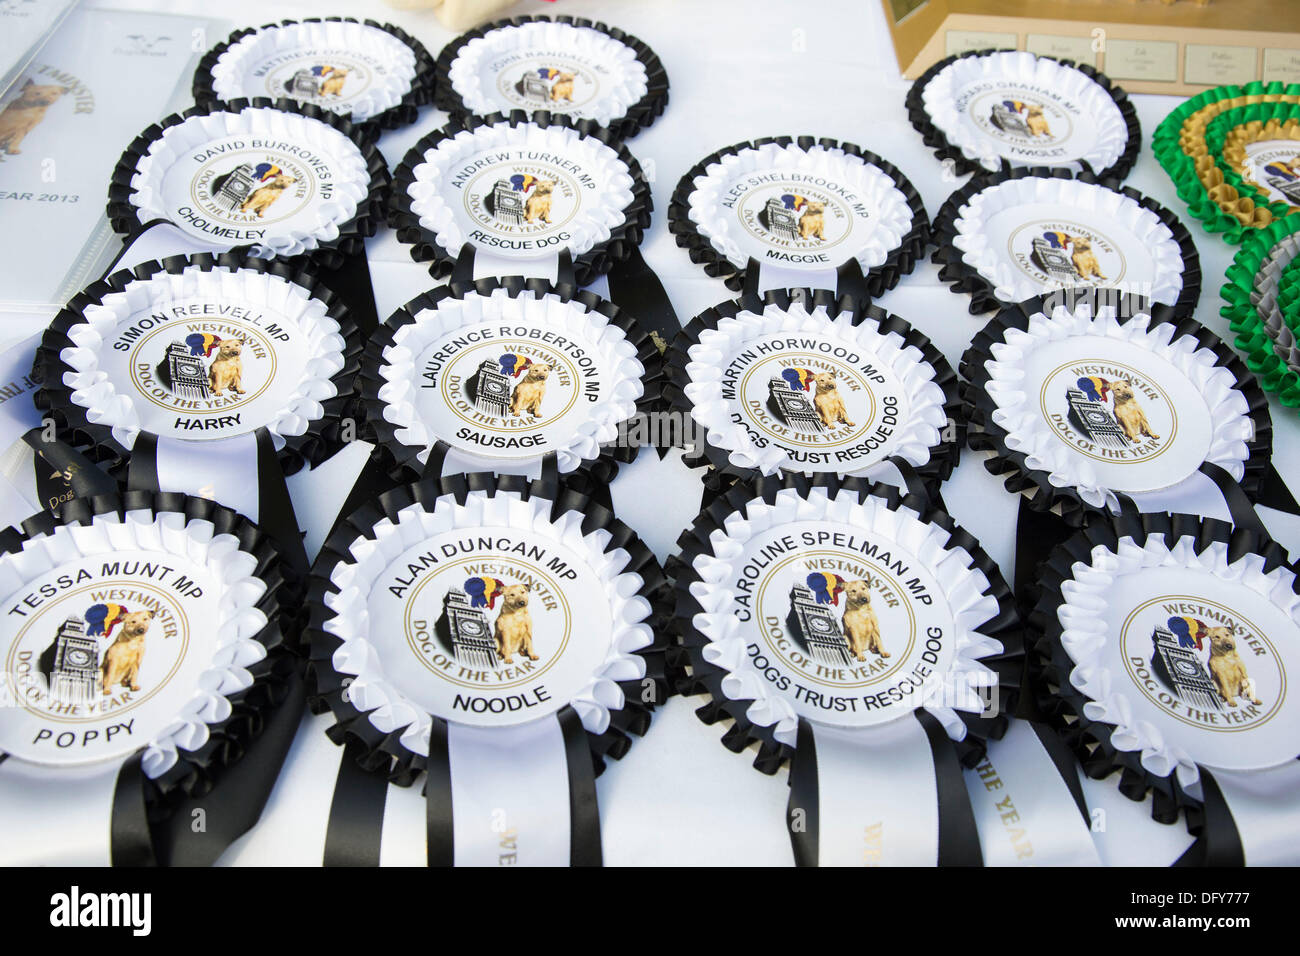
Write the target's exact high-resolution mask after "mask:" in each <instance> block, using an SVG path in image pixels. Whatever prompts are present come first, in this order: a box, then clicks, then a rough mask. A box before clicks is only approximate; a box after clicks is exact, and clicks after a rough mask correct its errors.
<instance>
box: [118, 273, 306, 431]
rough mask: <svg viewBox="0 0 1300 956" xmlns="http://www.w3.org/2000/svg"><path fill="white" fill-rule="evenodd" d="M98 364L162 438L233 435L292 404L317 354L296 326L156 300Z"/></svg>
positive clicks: (258, 313) (195, 301) (247, 312)
mask: <svg viewBox="0 0 1300 956" xmlns="http://www.w3.org/2000/svg"><path fill="white" fill-rule="evenodd" d="M105 345H106V346H107V347H106V348H105V350H104V352H103V354H102V355H101V356H100V359H99V360H100V365H101V367H102V368H103V370H104V371H105V372H106V373H107V374H108V376H109V378H110V380H111V381H114V382H116V383H126V385H125V387H124V386H123V385H122V384H119V385H118V389H119V391H120V392H122V393H123V394H124V395H127V396H128V397H129V398H130V399H131V400H132V403H133V406H134V407H135V408H137V409H138V412H139V418H140V427H141V428H143V429H144V430H146V431H149V432H152V433H153V434H156V435H160V436H171V437H178V438H205V437H206V438H213V437H221V438H224V437H228V436H231V435H239V434H244V433H246V432H250V431H253V430H255V429H257V428H258V427H259V426H261V425H264V424H266V423H267V422H268V421H269V420H270V419H271V418H272V417H273V416H275V415H276V414H277V413H279V412H281V411H282V410H283V409H284V408H285V407H286V406H287V405H288V404H289V397H290V396H291V395H292V394H293V393H294V390H295V389H296V387H297V386H298V384H299V382H300V380H301V377H302V375H303V373H304V369H305V364H306V362H307V359H308V358H309V357H310V351H311V349H312V345H311V343H310V342H309V341H308V336H307V335H305V334H304V332H303V330H302V329H301V328H300V326H299V324H298V323H297V322H296V321H293V320H290V319H288V318H287V317H285V316H283V315H279V314H276V313H275V312H273V311H270V310H263V309H261V308H258V307H246V306H240V305H235V304H233V303H231V302H229V301H216V300H213V299H209V298H206V297H202V298H200V297H195V298H186V299H179V300H172V301H169V302H159V303H157V304H155V305H154V306H153V308H151V309H150V310H149V311H147V312H139V313H136V314H134V315H132V316H130V317H129V318H128V320H127V321H125V322H123V323H121V324H120V325H118V327H117V328H116V329H115V330H114V334H113V335H112V336H111V337H109V338H107V340H106V342H105Z"/></svg>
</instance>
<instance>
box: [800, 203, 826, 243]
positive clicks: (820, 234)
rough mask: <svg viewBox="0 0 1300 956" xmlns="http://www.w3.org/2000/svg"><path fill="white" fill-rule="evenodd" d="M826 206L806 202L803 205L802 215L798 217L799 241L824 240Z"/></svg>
mask: <svg viewBox="0 0 1300 956" xmlns="http://www.w3.org/2000/svg"><path fill="white" fill-rule="evenodd" d="M825 213H826V204H825V203H824V202H814V201H813V200H811V199H810V200H808V202H807V203H805V204H804V209H803V215H802V216H800V217H799V238H800V239H825V238H826V236H825V233H824V229H825V225H826V216H825Z"/></svg>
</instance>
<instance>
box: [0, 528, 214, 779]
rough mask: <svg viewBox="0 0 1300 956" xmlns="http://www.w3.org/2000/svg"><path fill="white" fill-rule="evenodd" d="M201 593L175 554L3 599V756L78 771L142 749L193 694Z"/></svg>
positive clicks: (76, 571) (110, 561)
mask: <svg viewBox="0 0 1300 956" xmlns="http://www.w3.org/2000/svg"><path fill="white" fill-rule="evenodd" d="M184 563H185V562H180V564H184ZM209 585H210V582H209V581H208V575H207V573H206V572H204V571H202V570H200V569H199V568H198V567H197V566H193V567H182V566H179V565H178V562H177V560H176V558H175V556H165V560H160V555H158V554H146V553H142V552H138V553H130V552H128V553H122V554H115V555H113V556H112V557H111V558H110V557H106V558H103V559H100V560H97V561H86V562H84V563H81V564H77V565H69V566H64V567H60V568H56V569H55V570H53V571H50V572H48V573H46V574H45V575H43V576H42V577H40V578H38V579H36V580H34V581H32V582H30V583H29V584H28V585H27V586H25V587H24V588H23V589H22V591H21V592H19V593H16V594H13V595H10V597H9V600H8V601H7V602H6V604H5V607H6V612H7V613H6V614H5V619H4V624H3V627H2V630H0V640H3V647H4V669H5V675H4V691H5V695H6V697H7V702H8V705H9V706H8V707H7V708H5V709H4V710H3V711H0V748H3V749H4V750H5V751H6V752H8V753H11V754H13V755H15V756H18V757H21V758H23V759H28V760H31V761H33V762H36V763H47V764H48V763H60V764H80V763H89V762H93V761H99V760H106V759H109V758H111V757H117V756H121V755H123V754H126V753H129V752H131V751H133V750H135V749H137V748H139V747H141V746H143V745H145V744H146V743H148V742H149V741H150V740H151V739H152V738H153V737H154V735H156V734H157V733H158V732H159V731H161V730H162V729H163V728H164V727H165V726H166V724H167V723H168V722H169V721H170V720H171V719H172V718H173V717H175V716H176V714H177V713H178V712H179V711H180V709H181V707H182V706H183V704H184V702H185V701H186V700H187V699H188V698H189V697H190V695H191V694H192V693H193V691H194V689H195V687H196V686H197V678H198V675H199V672H200V671H201V670H202V668H203V666H204V665H203V664H202V662H201V660H200V658H201V657H202V656H203V655H202V654H201V653H200V651H201V649H202V645H203V644H204V643H206V642H204V641H203V639H202V638H201V636H200V635H201V634H202V633H203V632H204V631H205V630H207V629H210V628H211V627H212V622H213V620H214V618H215V617H216V616H219V614H220V611H219V609H218V608H217V607H214V606H213V604H214V601H213V599H212V598H211V597H209V595H210V594H211V593H212V591H213V589H212V588H211V587H210V586H209Z"/></svg>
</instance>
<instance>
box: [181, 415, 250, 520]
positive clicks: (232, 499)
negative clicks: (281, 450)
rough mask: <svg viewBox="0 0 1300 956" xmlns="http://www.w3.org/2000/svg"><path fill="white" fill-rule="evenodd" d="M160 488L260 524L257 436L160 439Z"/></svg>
mask: <svg viewBox="0 0 1300 956" xmlns="http://www.w3.org/2000/svg"><path fill="white" fill-rule="evenodd" d="M158 487H159V488H160V489H161V490H163V491H183V492H185V493H186V494H191V495H198V496H199V497H200V498H207V499H208V500H209V501H215V502H217V503H219V504H223V505H225V506H226V507H227V508H233V509H234V510H235V511H238V512H239V513H240V514H242V515H244V517H246V518H248V520H250V521H252V522H253V523H256V522H257V510H258V487H257V436H256V435H255V434H253V433H252V432H250V433H248V434H247V435H235V436H232V437H230V438H219V439H216V440H214V441H205V442H202V443H201V444H200V443H197V442H185V441H178V440H176V439H168V438H159V439H158Z"/></svg>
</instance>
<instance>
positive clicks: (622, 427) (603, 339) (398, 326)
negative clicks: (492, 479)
mask: <svg viewBox="0 0 1300 956" xmlns="http://www.w3.org/2000/svg"><path fill="white" fill-rule="evenodd" d="M660 377H661V360H660V355H659V350H658V349H657V348H656V347H655V345H654V343H653V342H652V341H651V339H650V337H649V336H648V335H646V334H645V333H644V332H642V331H641V330H640V328H639V327H638V325H637V323H636V321H635V320H634V319H633V318H632V316H631V315H630V314H629V313H627V312H625V311H623V310H621V309H619V308H618V307H617V306H614V305H611V304H610V303H609V302H606V301H605V300H604V299H601V298H599V297H597V296H595V295H593V294H592V293H590V292H582V291H578V290H576V289H574V288H573V287H572V286H555V285H552V284H551V283H549V282H546V281H545V280H542V279H528V280H525V279H523V278H521V277H514V278H507V279H480V280H479V281H478V282H475V283H464V284H452V285H448V286H442V287H441V288H439V289H436V290H434V291H432V292H428V293H425V294H423V295H421V296H419V297H417V298H416V299H414V300H412V301H411V302H408V303H407V304H406V305H405V306H403V307H402V308H401V309H398V310H397V312H395V313H394V314H393V315H392V317H390V318H389V319H388V321H387V322H385V323H384V324H383V325H382V326H381V327H380V329H379V331H378V332H377V333H376V335H374V336H372V337H371V339H370V340H369V342H368V343H367V345H366V351H365V355H364V358H363V362H362V370H361V375H360V377H359V379H358V392H359V394H360V398H361V402H362V404H363V406H364V409H365V414H366V420H367V424H368V426H369V428H370V430H371V431H372V432H373V434H374V435H375V438H376V442H377V444H378V445H379V447H380V450H381V454H382V455H383V456H384V459H385V460H384V465H385V470H386V471H387V472H388V473H390V474H391V475H393V476H394V477H395V478H397V479H398V480H401V481H403V482H406V481H413V480H416V479H418V478H421V477H432V478H438V477H441V476H443V475H450V474H456V473H463V472H464V473H467V472H475V471H488V472H496V473H497V474H522V475H526V476H527V477H530V478H540V477H542V476H544V475H545V476H549V477H564V478H566V479H567V480H568V482H569V484H570V486H571V487H582V488H584V489H585V490H586V491H587V493H589V494H594V493H595V490H596V489H597V487H598V486H600V485H607V484H608V483H609V482H610V481H612V480H613V477H614V475H615V474H616V473H617V463H618V462H619V461H630V460H631V459H632V458H633V457H634V456H635V454H636V451H637V449H636V448H635V447H634V446H632V445H631V444H630V442H628V441H626V440H625V439H626V437H627V436H626V431H627V428H628V425H629V423H630V422H631V421H632V420H633V419H634V418H635V417H636V416H637V415H638V413H646V412H649V411H650V410H651V409H652V408H653V407H656V406H657V404H658V401H659V397H660V389H661V382H660ZM579 472H581V475H579V474H578V473H579ZM579 479H581V480H579ZM575 482H577V483H576V484H575Z"/></svg>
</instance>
